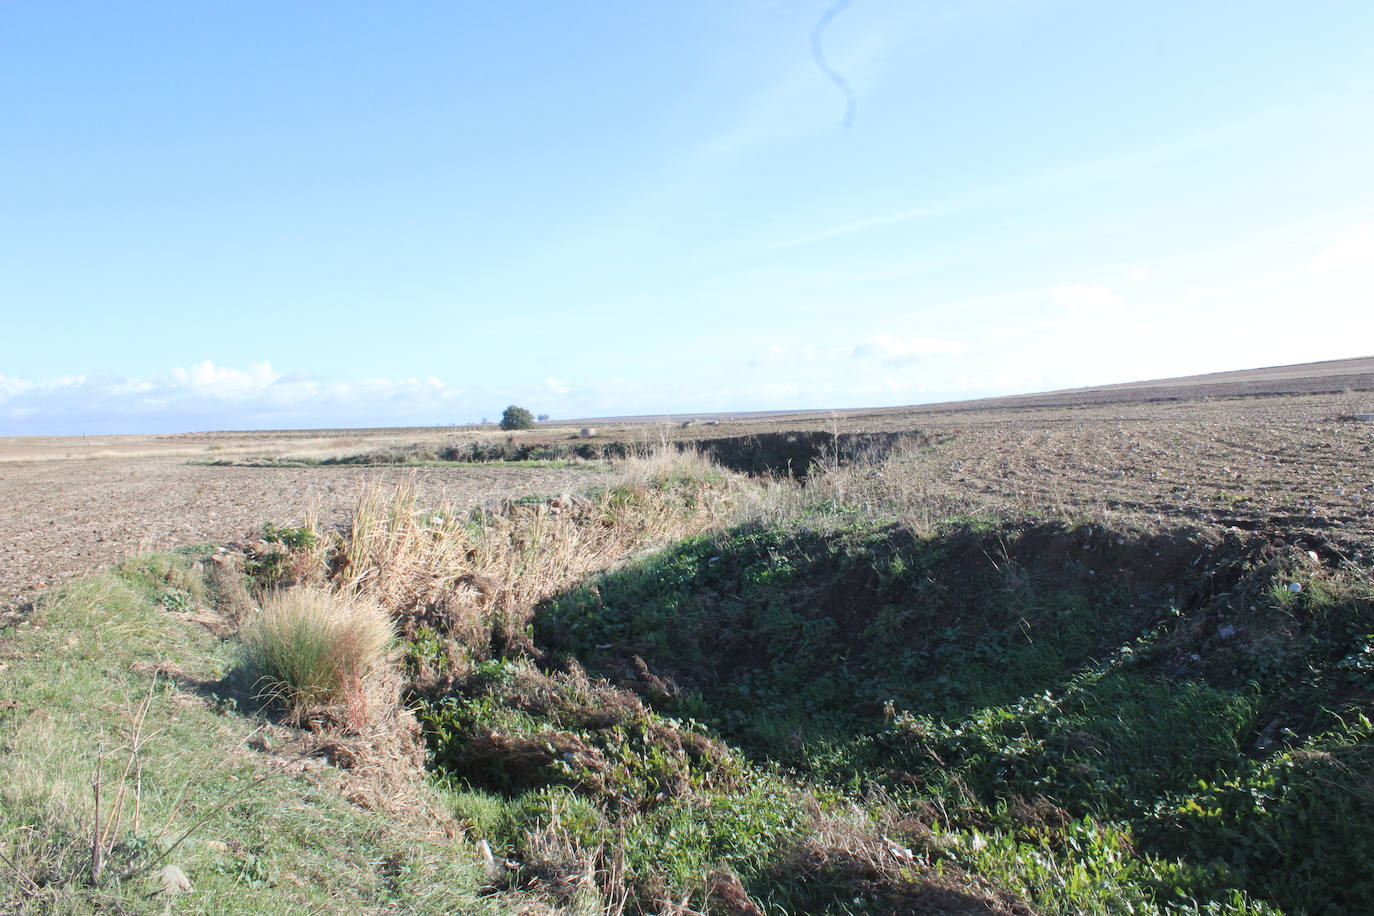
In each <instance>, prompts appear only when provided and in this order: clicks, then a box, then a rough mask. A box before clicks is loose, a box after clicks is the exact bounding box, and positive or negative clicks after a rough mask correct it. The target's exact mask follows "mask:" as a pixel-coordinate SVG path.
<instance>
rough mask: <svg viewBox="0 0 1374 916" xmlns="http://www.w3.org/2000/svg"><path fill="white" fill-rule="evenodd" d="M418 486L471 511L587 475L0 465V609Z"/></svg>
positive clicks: (87, 462) (343, 512)
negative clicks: (379, 484)
mask: <svg viewBox="0 0 1374 916" xmlns="http://www.w3.org/2000/svg"><path fill="white" fill-rule="evenodd" d="M412 476H414V478H415V480H416V481H417V482H418V484H419V486H420V488H421V491H422V493H423V494H424V495H425V496H428V497H431V498H434V499H436V500H437V498H438V497H439V495H440V494H441V493H442V494H443V495H445V496H446V497H447V498H448V499H449V500H451V501H453V502H455V503H461V504H465V505H470V504H476V503H481V502H483V501H486V500H488V499H497V498H501V497H507V496H520V495H523V494H528V493H561V492H564V491H568V490H577V489H581V488H583V487H585V486H587V485H588V484H590V483H591V482H592V481H594V480H595V479H597V477H598V472H596V471H593V470H586V469H544V468H520V467H511V468H504V467H496V468H493V467H483V466H478V467H471V468H465V467H460V468H450V467H443V468H422V469H419V470H417V471H411V470H404V469H375V468H349V467H302V468H239V467H208V466H203V465H201V466H198V465H191V464H187V463H186V459H184V458H179V457H178V458H167V457H138V458H102V459H74V460H46V461H10V462H4V463H0V607H3V606H4V605H7V604H11V603H18V602H23V601H26V600H29V599H30V598H32V597H33V595H34V594H35V593H36V592H37V591H40V590H42V589H43V588H46V587H48V586H51V585H55V584H58V583H60V582H62V581H65V580H67V579H70V578H72V577H75V576H80V575H83V574H85V573H88V572H90V571H92V570H94V569H98V568H101V567H103V566H106V565H109V564H110V563H113V562H115V561H117V560H120V559H123V558H124V557H128V556H130V555H132V554H135V553H139V552H143V551H148V550H160V549H166V548H171V547H178V546H183V545H188V544H202V543H221V542H225V541H230V540H234V539H238V538H242V537H243V536H244V535H246V534H248V533H249V532H256V531H260V530H261V528H262V524H263V522H265V521H275V522H277V523H290V522H294V521H299V520H300V519H301V518H302V517H303V516H304V515H305V513H306V512H307V511H309V510H311V509H314V510H315V511H316V512H317V513H318V515H319V517H320V519H321V520H322V521H324V522H326V523H333V522H342V521H345V520H346V519H347V516H348V513H349V511H350V509H351V508H352V506H353V503H354V500H355V498H356V495H357V493H358V489H359V487H360V486H361V485H362V484H363V483H364V482H367V481H378V480H380V481H394V482H400V481H402V480H406V479H409V478H410V477H412Z"/></svg>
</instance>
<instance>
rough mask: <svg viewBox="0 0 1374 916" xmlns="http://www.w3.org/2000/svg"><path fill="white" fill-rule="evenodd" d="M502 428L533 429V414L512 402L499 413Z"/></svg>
mask: <svg viewBox="0 0 1374 916" xmlns="http://www.w3.org/2000/svg"><path fill="white" fill-rule="evenodd" d="M501 428H502V429H507V430H509V429H534V414H532V413H530V412H529V411H528V410H526V409H525V408H523V407H516V406H515V405H514V404H512V405H510V406H509V407H507V408H506V409H505V410H504V411H502V413H501Z"/></svg>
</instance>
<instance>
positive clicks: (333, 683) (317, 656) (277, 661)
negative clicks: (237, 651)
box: [243, 588, 395, 723]
mask: <svg viewBox="0 0 1374 916" xmlns="http://www.w3.org/2000/svg"><path fill="white" fill-rule="evenodd" d="M394 635H395V634H394V632H393V628H392V624H391V619H390V617H389V616H388V615H387V613H386V612H385V611H384V610H382V609H381V608H380V607H379V606H378V605H377V604H376V602H374V601H372V600H371V599H369V598H368V597H366V596H364V595H360V594H356V593H346V592H345V593H339V592H333V591H328V590H325V589H319V588H296V589H291V590H289V591H284V592H278V593H276V594H273V595H271V596H269V597H268V598H267V600H266V601H265V602H263V608H262V611H261V612H260V613H259V614H257V615H256V616H255V617H254V618H253V619H252V620H251V621H249V623H248V625H247V627H245V629H244V631H243V645H244V649H245V652H246V655H247V659H246V662H247V667H248V670H249V671H250V672H252V673H253V674H254V675H256V677H257V679H258V686H259V690H260V691H261V692H262V693H263V694H264V695H268V696H271V697H273V698H275V699H277V700H279V701H280V702H281V703H283V704H284V705H285V706H286V708H287V710H288V712H289V716H290V718H291V719H293V720H295V721H297V722H300V721H303V720H304V719H305V718H307V717H308V716H309V715H310V714H311V713H312V712H313V711H315V710H318V709H320V708H322V707H328V706H342V707H344V708H345V710H346V711H347V715H348V718H349V719H350V720H352V721H353V722H355V723H358V722H362V721H365V720H366V718H367V705H368V704H367V695H366V694H367V685H366V680H367V678H368V677H369V675H371V674H373V673H374V672H379V671H381V670H383V669H384V666H385V664H386V661H387V657H388V654H389V651H390V647H391V644H392V641H393V639H394Z"/></svg>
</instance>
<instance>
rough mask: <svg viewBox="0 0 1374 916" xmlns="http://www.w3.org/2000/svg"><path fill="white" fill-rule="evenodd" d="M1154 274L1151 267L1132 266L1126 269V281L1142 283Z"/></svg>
mask: <svg viewBox="0 0 1374 916" xmlns="http://www.w3.org/2000/svg"><path fill="white" fill-rule="evenodd" d="M1153 275H1154V271H1152V270H1150V268H1148V267H1141V266H1139V265H1137V266H1135V267H1132V268H1131V269H1130V270H1128V271H1126V282H1127V283H1141V282H1143V281H1145V280H1148V279H1150V277H1151V276H1153Z"/></svg>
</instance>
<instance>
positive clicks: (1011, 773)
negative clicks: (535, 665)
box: [535, 517, 1374, 914]
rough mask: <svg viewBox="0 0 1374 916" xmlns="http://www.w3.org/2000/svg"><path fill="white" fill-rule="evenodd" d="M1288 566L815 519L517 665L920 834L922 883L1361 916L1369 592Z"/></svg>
mask: <svg viewBox="0 0 1374 916" xmlns="http://www.w3.org/2000/svg"><path fill="white" fill-rule="evenodd" d="M1202 558H1205V559H1206V562H1205V563H1203V562H1197V561H1198V560H1200V559H1202ZM1305 559H1306V558H1305V555H1303V554H1301V553H1299V552H1294V553H1293V554H1292V555H1291V556H1289V555H1284V554H1278V555H1274V554H1272V553H1271V552H1266V549H1265V548H1256V547H1252V546H1250V545H1244V544H1241V543H1239V542H1237V541H1229V542H1209V541H1206V540H1205V539H1200V540H1199V539H1194V538H1192V537H1188V536H1184V535H1179V536H1174V537H1162V536H1160V537H1153V538H1143V537H1136V538H1132V539H1130V540H1127V539H1125V538H1117V537H1116V536H1115V535H1107V534H1106V533H1104V532H1102V530H1101V529H1097V530H1094V529H1087V528H1085V529H1077V530H1068V529H1062V528H1057V527H1053V526H1040V527H1032V528H1018V527H1015V526H1006V525H1002V526H998V527H996V528H994V529H993V530H990V531H983V532H978V531H971V530H967V529H954V530H945V531H943V532H940V533H936V534H934V535H933V536H931V537H928V538H917V537H913V536H912V535H910V534H909V533H907V532H906V531H905V530H904V529H901V528H898V527H893V526H883V525H877V524H873V523H868V522H857V523H853V524H849V525H848V526H843V525H842V526H841V527H838V528H837V527H834V525H833V522H831V523H829V524H827V523H825V522H822V521H821V520H818V519H816V518H814V517H813V518H812V519H810V520H809V521H807V522H806V524H803V525H799V526H798V525H792V526H778V525H774V526H746V527H743V528H738V529H735V530H732V531H730V532H726V533H724V534H721V535H718V536H702V537H698V538H695V539H693V540H691V541H688V542H685V543H682V544H679V545H677V546H675V547H674V548H671V549H669V550H667V551H665V552H663V553H660V554H657V555H655V556H653V557H649V558H646V559H644V560H642V561H640V562H638V563H636V564H634V565H633V566H630V567H628V568H626V569H623V570H618V571H616V572H614V573H612V574H609V575H606V576H602V577H599V578H597V579H594V580H592V581H590V582H588V583H586V584H585V585H584V586H582V587H580V588H578V589H574V590H572V591H570V592H569V593H568V594H566V595H565V596H562V597H560V598H559V599H557V600H555V601H553V602H549V603H547V604H546V605H544V607H543V608H542V609H541V611H540V614H539V616H538V618H537V620H536V631H535V641H536V643H537V644H539V645H541V646H545V647H549V648H553V649H556V650H558V651H559V652H561V653H563V655H564V657H569V658H572V657H575V658H577V659H578V660H579V661H580V662H581V663H583V664H585V665H586V666H587V667H588V670H590V671H591V672H592V673H593V674H597V673H599V674H604V675H606V676H608V677H611V678H612V679H618V680H620V681H622V682H625V681H627V680H628V679H630V678H632V677H633V676H634V672H635V671H636V670H637V669H638V670H640V671H644V670H652V671H653V672H654V676H655V677H656V678H657V679H659V680H661V681H663V682H668V683H672V684H673V685H674V688H675V689H674V690H673V691H672V692H671V693H670V694H667V695H664V696H663V697H662V700H661V702H660V703H658V707H659V709H660V710H661V712H662V713H663V714H666V715H671V716H678V717H684V718H685V717H691V718H693V719H695V720H698V721H701V722H703V723H705V724H706V725H707V726H709V728H710V729H711V730H713V731H714V732H716V733H718V734H719V735H720V736H721V737H723V738H724V739H726V741H727V742H728V743H729V744H731V745H732V746H735V747H738V748H740V749H741V750H742V751H743V752H744V753H745V754H746V755H747V757H748V758H750V759H751V760H752V761H754V762H755V763H768V762H772V763H775V764H778V765H780V766H781V767H783V772H785V773H788V774H790V775H791V777H792V778H794V779H798V780H801V781H802V782H803V783H804V784H807V785H810V786H812V787H813V791H819V792H837V793H841V794H843V795H844V796H846V797H848V798H850V799H851V800H852V801H853V802H854V803H855V804H858V805H861V806H870V805H871V804H872V803H873V800H874V799H882V800H883V803H884V804H886V805H895V806H896V807H897V808H898V809H900V810H902V811H907V812H913V813H920V814H921V816H922V818H923V820H924V821H925V822H926V826H927V828H928V829H929V830H930V831H931V834H932V836H933V837H934V838H935V843H934V845H933V846H928V847H927V850H926V855H927V856H930V857H931V860H932V861H940V860H948V861H952V862H954V863H956V864H958V865H959V866H961V867H963V868H965V869H967V870H968V871H970V872H973V873H975V874H980V875H983V876H984V877H986V878H989V879H992V880H993V881H994V882H995V883H996V884H998V885H999V886H1001V887H1003V888H1006V889H1008V890H1011V891H1013V892H1015V893H1016V894H1018V895H1019V896H1021V897H1023V898H1024V899H1026V900H1028V901H1029V902H1030V903H1032V904H1033V905H1034V906H1035V907H1036V908H1037V909H1039V910H1040V911H1043V912H1049V913H1066V914H1067V913H1083V912H1102V913H1115V912H1128V911H1129V912H1163V911H1166V910H1168V911H1170V912H1177V911H1186V910H1187V908H1189V907H1202V908H1204V909H1206V908H1207V907H1211V908H1213V909H1212V910H1207V911H1208V912H1212V911H1215V912H1259V911H1261V910H1263V907H1264V906H1265V905H1272V906H1275V907H1278V908H1279V910H1280V911H1282V912H1288V913H1305V912H1310V913H1318V912H1320V913H1357V912H1363V911H1364V910H1365V909H1366V901H1367V899H1368V898H1369V895H1370V893H1371V891H1374V883H1371V879H1370V878H1369V877H1368V871H1367V869H1366V868H1365V867H1364V866H1363V865H1362V864H1361V863H1364V862H1367V861H1368V857H1369V856H1370V855H1371V854H1374V793H1371V791H1370V788H1369V787H1370V785H1371V782H1370V780H1371V763H1372V762H1374V743H1372V742H1371V728H1370V725H1369V721H1368V718H1367V716H1368V714H1369V710H1370V702H1371V693H1372V692H1374V691H1371V683H1370V680H1369V677H1368V675H1369V672H1370V670H1371V658H1374V655H1371V653H1372V652H1374V649H1371V641H1370V637H1369V636H1368V635H1367V632H1368V631H1369V630H1370V629H1374V589H1372V588H1371V585H1370V581H1369V578H1368V574H1367V573H1365V572H1362V571H1359V570H1355V569H1347V570H1331V569H1323V568H1318V567H1315V566H1313V565H1312V564H1311V563H1310V562H1305ZM1195 562H1197V565H1194V563H1195ZM1295 581H1301V582H1302V583H1303V586H1304V587H1303V588H1302V590H1301V591H1300V592H1295V591H1293V590H1292V589H1290V588H1289V583H1290V582H1295ZM750 890H751V891H752V892H754V893H755V894H757V895H760V896H767V894H768V893H769V886H768V885H767V883H764V884H756V885H753V886H750ZM1247 895H1248V896H1247ZM1247 901H1250V902H1247ZM1261 901H1263V903H1262V902H1261ZM1180 908H1182V910H1180Z"/></svg>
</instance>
